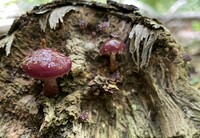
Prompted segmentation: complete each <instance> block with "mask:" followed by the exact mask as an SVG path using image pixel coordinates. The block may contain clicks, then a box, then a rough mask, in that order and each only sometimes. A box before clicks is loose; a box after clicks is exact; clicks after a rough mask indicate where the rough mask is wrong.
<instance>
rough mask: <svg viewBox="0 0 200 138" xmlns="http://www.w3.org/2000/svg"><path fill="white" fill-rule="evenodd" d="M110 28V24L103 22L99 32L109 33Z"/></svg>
mask: <svg viewBox="0 0 200 138" xmlns="http://www.w3.org/2000/svg"><path fill="white" fill-rule="evenodd" d="M109 26H110V23H109V22H102V23H100V24H99V25H98V27H99V31H101V32H102V33H104V34H107V33H108V27H109Z"/></svg>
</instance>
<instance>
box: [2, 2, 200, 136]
mask: <svg viewBox="0 0 200 138" xmlns="http://www.w3.org/2000/svg"><path fill="white" fill-rule="evenodd" d="M112 37H115V39H119V40H121V41H123V42H124V43H125V44H126V51H125V52H124V53H123V54H121V55H120V54H116V60H117V69H116V71H115V72H112V73H111V72H110V71H109V56H104V55H101V53H100V46H101V44H102V43H103V42H105V41H106V40H107V39H110V38H112ZM41 39H45V40H46V42H47V46H48V47H49V48H54V49H56V50H57V51H60V52H61V53H63V54H65V55H67V56H69V57H70V59H71V60H72V62H73V63H72V69H71V71H70V73H69V74H68V75H65V76H64V77H63V78H58V79H57V83H58V85H59V88H60V94H59V95H58V96H57V97H52V98H49V97H45V95H44V94H43V92H42V85H43V82H42V81H40V80H36V79H33V78H30V77H29V76H27V75H26V74H25V73H24V72H23V70H22V69H21V65H20V64H21V61H22V59H23V58H24V57H25V56H26V55H27V54H28V53H30V52H31V51H34V50H36V49H38V48H40V42H41ZM0 47H1V49H0V53H1V55H0V70H1V72H0V91H1V95H0V101H1V102H0V116H1V118H0V137H8V138H10V137H30V138H32V137H48V138H59V137H66V138H83V137H86V138H92V137H94V138H135V137H141V138H143V137H147V138H149V137H158V138H159V137H162V138H168V137H186V138H191V137H196V138H197V137H200V132H199V130H200V92H199V91H198V90H197V89H195V88H193V87H191V86H190V85H189V84H188V82H187V71H186V69H187V62H186V61H184V59H183V49H182V47H181V46H180V44H179V43H178V42H176V41H175V40H174V38H173V37H172V36H171V35H170V32H169V31H168V30H167V29H166V28H164V27H163V26H162V25H161V24H160V23H159V22H158V21H157V20H155V19H151V18H148V17H144V16H142V15H141V14H140V13H139V11H138V9H137V8H136V7H134V6H128V5H122V4H118V3H115V2H112V1H108V4H99V3H94V2H84V1H77V2H73V1H70V0H57V1H54V2H52V3H48V4H46V5H42V6H39V7H35V8H34V9H33V10H32V11H30V12H28V13H26V14H25V15H22V16H21V17H20V18H19V19H17V20H16V21H15V22H14V24H13V25H12V27H11V29H10V31H9V32H8V34H7V35H6V36H2V37H1V39H0ZM3 47H4V49H3Z"/></svg>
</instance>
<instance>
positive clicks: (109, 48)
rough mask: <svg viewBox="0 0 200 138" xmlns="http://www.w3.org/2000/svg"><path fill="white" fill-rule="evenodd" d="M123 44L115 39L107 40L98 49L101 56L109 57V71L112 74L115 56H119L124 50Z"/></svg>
mask: <svg viewBox="0 0 200 138" xmlns="http://www.w3.org/2000/svg"><path fill="white" fill-rule="evenodd" d="M125 47H126V46H125V44H124V43H123V42H122V41H120V40H117V39H114V38H113V39H108V40H107V41H106V42H105V43H103V45H102V46H101V48H100V52H101V54H102V55H110V67H109V68H110V71H111V72H114V71H115V69H116V67H117V66H116V60H115V58H116V54H121V53H122V52H123V51H124V50H125Z"/></svg>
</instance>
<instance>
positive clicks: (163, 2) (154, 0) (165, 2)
mask: <svg viewBox="0 0 200 138" xmlns="http://www.w3.org/2000/svg"><path fill="white" fill-rule="evenodd" d="M141 1H142V2H144V3H146V4H148V5H149V6H151V7H152V8H153V9H154V10H155V11H157V12H160V13H165V12H166V11H168V10H169V8H170V7H171V5H172V4H174V2H175V1H176V0H141Z"/></svg>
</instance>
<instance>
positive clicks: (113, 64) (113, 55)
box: [110, 53, 116, 72]
mask: <svg viewBox="0 0 200 138" xmlns="http://www.w3.org/2000/svg"><path fill="white" fill-rule="evenodd" d="M115 58H116V53H111V55H110V72H114V71H115V70H116V59H115Z"/></svg>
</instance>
